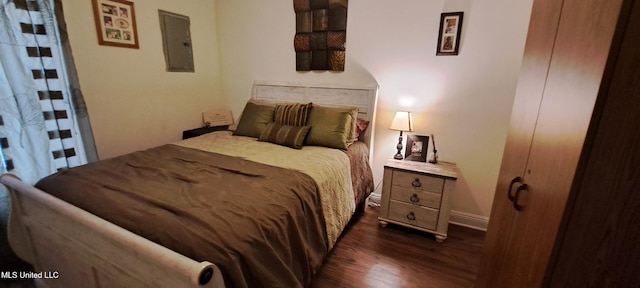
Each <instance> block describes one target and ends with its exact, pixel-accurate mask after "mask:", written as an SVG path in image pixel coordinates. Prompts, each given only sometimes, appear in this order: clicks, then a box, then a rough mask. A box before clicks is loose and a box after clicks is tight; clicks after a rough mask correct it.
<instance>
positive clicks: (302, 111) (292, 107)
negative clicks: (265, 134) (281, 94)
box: [274, 103, 313, 126]
mask: <svg viewBox="0 0 640 288" xmlns="http://www.w3.org/2000/svg"><path fill="white" fill-rule="evenodd" d="M311 107H313V104H312V103H308V104H300V103H296V104H278V105H276V112H275V117H274V122H276V123H278V124H284V125H291V126H305V125H307V119H308V118H309V112H310V111H311Z"/></svg>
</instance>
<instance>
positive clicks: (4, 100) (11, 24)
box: [0, 0, 95, 183]
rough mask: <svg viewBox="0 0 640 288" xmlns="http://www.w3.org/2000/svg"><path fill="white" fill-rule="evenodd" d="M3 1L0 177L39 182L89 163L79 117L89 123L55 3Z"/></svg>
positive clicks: (0, 8) (0, 26) (0, 23)
mask: <svg viewBox="0 0 640 288" xmlns="http://www.w3.org/2000/svg"><path fill="white" fill-rule="evenodd" d="M0 1H1V2H0V3H1V4H0V64H1V65H0V147H1V148H2V150H1V153H0V157H1V158H0V161H1V162H0V165H1V169H0V172H11V173H15V174H17V175H18V176H20V177H21V178H22V179H23V180H25V181H26V182H28V183H35V181H37V180H39V179H40V178H42V177H44V176H46V175H49V174H51V173H54V172H56V171H58V170H61V169H65V168H69V167H74V166H79V165H82V164H85V163H87V162H88V160H87V151H85V145H84V144H86V143H85V141H83V137H89V138H91V139H90V141H87V143H91V144H92V143H93V142H92V141H93V139H92V138H93V136H92V135H91V133H80V127H79V124H78V122H79V121H78V120H79V119H78V118H77V116H78V115H82V116H83V117H84V120H87V121H88V118H86V111H84V107H83V105H77V104H78V103H80V104H81V103H83V102H82V101H81V98H80V100H78V99H74V97H75V98H78V97H81V95H79V93H78V91H79V89H73V88H71V87H72V86H71V85H70V77H68V75H69V73H68V71H67V67H68V65H67V64H68V61H67V60H65V57H64V56H65V55H63V51H64V50H65V49H64V46H63V44H62V43H61V40H60V33H59V31H60V30H58V22H59V21H58V20H57V19H56V14H55V13H54V9H53V7H54V4H53V1H50V0H0ZM72 68H73V67H72ZM72 78H73V77H71V79H72ZM75 90H78V91H75ZM72 91H75V92H76V93H74V94H75V95H72V93H71V92H72ZM74 100H75V101H74ZM72 103H75V104H76V105H75V106H76V107H75V108H77V106H82V107H81V110H82V111H80V113H76V112H78V111H76V110H77V109H74V105H72ZM87 127H88V125H87ZM89 132H90V131H89ZM84 134H89V135H84ZM89 148H90V150H92V151H91V153H90V154H92V155H93V154H95V148H94V146H93V147H89ZM90 158H92V157H90Z"/></svg>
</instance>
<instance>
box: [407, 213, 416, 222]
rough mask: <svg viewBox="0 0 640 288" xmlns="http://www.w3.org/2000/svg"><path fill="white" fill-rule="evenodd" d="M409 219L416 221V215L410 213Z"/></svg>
mask: <svg viewBox="0 0 640 288" xmlns="http://www.w3.org/2000/svg"><path fill="white" fill-rule="evenodd" d="M407 219H409V220H411V221H413V220H416V214H413V212H409V214H407Z"/></svg>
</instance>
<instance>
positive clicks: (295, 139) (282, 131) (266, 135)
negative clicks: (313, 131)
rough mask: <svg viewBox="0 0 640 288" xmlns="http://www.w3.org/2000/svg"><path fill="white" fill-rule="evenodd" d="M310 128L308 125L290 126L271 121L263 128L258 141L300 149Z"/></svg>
mask: <svg viewBox="0 0 640 288" xmlns="http://www.w3.org/2000/svg"><path fill="white" fill-rule="evenodd" d="M310 128H311V127H310V126H291V125H284V124H278V123H275V122H271V123H269V124H267V126H266V127H265V128H264V130H263V131H262V134H260V137H259V138H258V141H263V142H270V143H273V144H278V145H283V146H287V147H291V148H295V149H301V148H302V146H303V144H304V138H305V137H307V133H309V129H310Z"/></svg>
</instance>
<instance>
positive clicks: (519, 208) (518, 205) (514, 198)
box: [513, 184, 528, 211]
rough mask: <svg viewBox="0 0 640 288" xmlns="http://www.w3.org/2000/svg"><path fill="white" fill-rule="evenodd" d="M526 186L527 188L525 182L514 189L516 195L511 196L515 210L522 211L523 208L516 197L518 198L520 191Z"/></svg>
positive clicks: (525, 189) (524, 189)
mask: <svg viewBox="0 0 640 288" xmlns="http://www.w3.org/2000/svg"><path fill="white" fill-rule="evenodd" d="M527 188H528V186H527V184H522V185H520V187H518V189H517V190H516V195H515V196H514V197H513V208H514V209H516V210H517V211H522V209H523V207H522V205H520V204H519V203H518V199H520V193H521V192H522V191H527Z"/></svg>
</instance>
